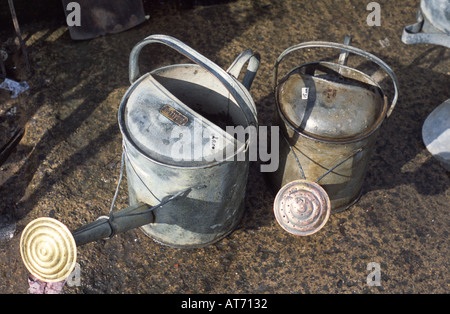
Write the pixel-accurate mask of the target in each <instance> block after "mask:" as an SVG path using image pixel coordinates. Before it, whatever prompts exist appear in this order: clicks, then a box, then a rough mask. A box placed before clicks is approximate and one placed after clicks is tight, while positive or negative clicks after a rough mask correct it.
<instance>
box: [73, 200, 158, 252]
mask: <svg viewBox="0 0 450 314" xmlns="http://www.w3.org/2000/svg"><path fill="white" fill-rule="evenodd" d="M150 208H151V207H150V206H149V205H148V204H144V203H139V204H136V205H133V206H129V207H127V208H125V209H123V210H121V211H119V212H117V213H115V214H113V215H112V216H110V217H108V216H101V217H99V218H98V219H97V220H96V221H94V222H91V223H89V224H87V225H84V226H82V227H80V228H78V229H77V230H75V231H73V232H72V236H73V238H74V239H75V243H76V245H77V246H81V245H83V244H86V243H89V242H94V241H98V240H101V239H105V238H112V237H113V236H114V235H116V234H118V233H122V232H125V231H128V230H131V229H135V228H138V227H140V226H143V225H146V224H149V223H152V222H153V220H154V216H153V213H152V211H151V210H150V211H149V209H150Z"/></svg>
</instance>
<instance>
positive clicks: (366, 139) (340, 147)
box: [269, 42, 398, 212]
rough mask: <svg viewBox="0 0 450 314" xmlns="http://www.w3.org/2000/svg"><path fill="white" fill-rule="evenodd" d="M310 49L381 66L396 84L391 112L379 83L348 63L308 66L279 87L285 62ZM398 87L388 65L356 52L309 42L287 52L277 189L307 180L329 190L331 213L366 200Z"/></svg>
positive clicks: (280, 93)
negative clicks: (351, 55) (366, 182)
mask: <svg viewBox="0 0 450 314" xmlns="http://www.w3.org/2000/svg"><path fill="white" fill-rule="evenodd" d="M311 47H325V48H338V49H342V51H343V53H344V52H348V51H349V52H353V53H356V54H359V55H361V56H363V57H367V58H369V59H370V60H371V61H373V62H375V63H377V64H378V65H379V66H381V67H382V68H383V69H384V70H385V71H386V72H387V73H388V74H389V75H390V76H391V79H392V80H393V82H394V87H395V97H394V100H393V102H392V104H391V106H390V107H389V106H388V101H387V97H386V95H385V93H384V91H383V90H382V88H381V87H380V85H379V84H378V83H377V82H376V81H375V80H373V79H372V78H371V77H370V76H369V75H367V74H365V73H363V72H361V71H359V70H356V69H354V68H350V67H347V66H346V65H344V64H343V63H342V64H341V63H339V64H338V63H331V62H310V63H305V64H302V65H300V66H299V67H297V68H295V69H294V70H292V71H291V72H290V73H289V74H288V75H286V76H285V77H284V78H283V79H281V80H280V82H279V83H278V82H277V67H278V63H279V62H280V61H281V60H282V58H284V57H285V55H287V54H288V53H291V52H292V51H295V50H297V49H302V48H311ZM346 47H348V50H345V48H346ZM397 85H398V84H397V79H396V78H395V75H394V74H393V72H392V71H391V70H390V69H389V67H388V66H387V65H385V64H384V62H383V61H381V60H379V59H378V58H376V57H375V56H373V55H370V54H368V53H366V52H364V51H362V50H360V49H357V48H355V47H351V46H347V45H342V44H335V43H327V42H310V43H304V44H299V45H297V46H294V47H292V48H290V49H287V50H286V51H285V53H283V54H282V55H281V56H280V58H279V59H278V61H277V64H276V67H275V70H274V90H275V99H276V105H277V110H276V114H275V119H274V125H278V126H279V127H280V139H279V143H280V166H279V168H278V170H277V171H276V172H274V173H272V174H270V175H269V177H270V180H271V182H272V184H273V186H274V188H275V189H276V190H278V189H280V188H281V187H282V186H284V185H286V184H288V183H289V182H292V181H294V180H298V179H306V180H310V181H312V182H317V183H319V184H320V185H321V186H322V187H323V188H324V190H325V191H326V193H327V194H328V196H329V198H330V201H331V210H332V212H337V211H341V210H344V209H346V208H348V207H349V206H351V205H352V204H354V203H355V202H356V201H357V200H358V199H359V197H360V194H361V190H362V185H363V182H364V177H365V173H366V169H367V166H368V162H369V160H370V156H371V154H372V151H373V149H374V146H375V142H376V137H377V134H378V130H379V128H380V126H381V124H382V122H383V121H384V119H385V118H386V117H387V116H388V115H389V114H390V113H391V112H392V110H393V109H394V106H395V102H396V99H397Z"/></svg>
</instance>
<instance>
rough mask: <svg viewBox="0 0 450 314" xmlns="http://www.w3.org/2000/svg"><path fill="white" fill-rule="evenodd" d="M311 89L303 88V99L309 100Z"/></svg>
mask: <svg viewBox="0 0 450 314" xmlns="http://www.w3.org/2000/svg"><path fill="white" fill-rule="evenodd" d="M308 94H309V87H302V99H308Z"/></svg>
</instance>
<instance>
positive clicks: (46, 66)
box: [0, 0, 450, 294]
mask: <svg viewBox="0 0 450 314" xmlns="http://www.w3.org/2000/svg"><path fill="white" fill-rule="evenodd" d="M369 2H370V1H363V0H346V1H343V0H341V1H332V0H324V1H295V0H285V1H270V0H237V1H218V3H216V4H209V5H206V4H204V3H203V4H202V3H200V2H198V3H197V4H196V5H194V6H192V7H183V8H180V7H176V6H175V5H173V4H171V3H168V2H167V1H166V3H165V4H161V3H159V4H155V5H152V4H150V5H148V2H147V5H146V13H147V14H149V15H150V19H149V20H148V21H146V22H145V23H143V24H141V25H139V26H137V27H134V28H133V29H131V30H128V31H125V32H122V33H118V34H114V35H107V36H104V37H99V38H96V39H92V40H86V41H73V40H72V39H71V38H70V35H69V32H68V30H67V26H66V25H65V24H64V23H60V22H39V23H37V22H34V23H29V24H26V23H25V24H22V25H21V26H22V32H23V36H24V38H25V43H26V45H27V50H28V54H29V57H30V62H31V66H32V69H33V72H34V73H33V74H32V75H31V76H29V75H26V73H24V64H23V59H22V58H20V55H18V56H19V57H17V58H16V59H15V60H14V61H15V62H16V70H15V71H16V72H14V70H11V71H12V72H11V73H12V74H11V75H12V76H14V77H15V78H16V79H17V80H26V81H27V82H28V83H29V85H30V89H29V90H28V91H27V92H25V93H23V94H21V95H20V96H19V97H18V98H16V99H11V98H10V97H9V94H8V93H7V92H6V91H0V122H1V126H2V134H1V136H2V137H1V138H0V140H1V141H2V142H0V145H3V144H4V143H5V142H6V139H7V138H8V136H9V134H10V132H11V131H12V130H13V128H14V127H15V126H17V125H25V126H26V133H25V136H24V138H23V139H22V141H21V143H20V144H19V146H18V147H17V149H16V150H15V151H14V152H13V154H12V155H11V156H10V157H9V159H8V160H7V161H6V162H5V163H4V164H3V165H2V166H1V168H0V198H1V200H2V201H1V204H0V214H1V216H2V223H3V225H4V226H5V225H8V224H9V225H14V223H15V224H16V225H15V226H16V229H15V232H14V236H13V237H12V238H11V239H3V240H0V293H27V289H28V287H29V285H28V281H27V278H28V272H27V270H26V268H25V266H24V264H23V262H22V260H21V257H20V253H19V241H20V235H21V232H22V230H23V229H24V227H25V226H26V225H27V224H28V223H29V222H30V221H32V220H33V219H36V218H38V217H42V216H47V217H53V218H56V219H58V220H60V221H62V222H63V223H64V224H66V225H67V226H68V227H69V229H71V230H74V229H76V228H78V227H80V226H81V225H84V224H86V223H88V222H91V221H94V220H95V219H96V218H97V217H99V216H101V215H105V214H107V213H108V211H109V207H110V204H111V200H112V198H113V195H114V191H115V188H116V184H117V180H118V176H119V170H120V156H121V141H122V137H121V134H120V131H119V127H118V123H117V112H118V107H119V103H120V100H121V97H122V96H123V95H124V93H125V92H126V90H127V89H128V87H129V82H128V57H129V54H130V51H131V49H132V48H133V46H134V45H135V44H136V43H137V42H139V41H140V40H142V39H143V38H145V37H146V36H148V35H151V34H167V35H171V36H173V37H176V38H178V39H180V40H181V41H183V42H184V43H186V44H187V45H189V46H191V47H192V48H194V49H195V50H197V51H198V52H200V53H201V54H203V55H205V56H206V57H208V58H209V59H211V60H212V61H214V62H215V63H216V64H218V65H219V66H221V67H222V68H224V69H226V68H227V67H228V66H229V65H230V64H231V62H232V61H233V60H234V58H235V57H236V56H237V55H238V54H239V53H240V52H241V51H243V50H245V49H246V48H252V49H253V50H255V51H257V52H259V53H260V54H261V65H260V68H259V71H258V73H257V76H256V79H255V81H254V83H253V85H252V87H251V90H250V93H251V95H252V97H253V99H254V101H255V103H256V106H257V109H258V119H259V122H260V124H261V125H270V124H271V123H272V116H273V113H274V110H275V102H274V96H273V93H272V86H271V77H272V68H273V65H274V63H275V60H276V58H277V57H278V56H279V55H280V53H281V52H282V51H283V50H284V49H286V48H288V47H290V46H292V45H294V44H297V43H301V42H305V41H311V40H325V41H333V42H342V41H343V39H344V36H345V35H347V34H348V35H351V36H352V37H353V41H352V44H353V45H354V46H356V47H359V48H361V49H363V50H366V51H368V52H371V53H373V54H375V55H376V56H378V57H380V58H381V59H382V60H384V61H385V62H386V63H387V64H388V65H389V66H390V67H391V68H392V69H393V70H394V72H395V74H396V75H397V77H398V80H399V84H400V95H399V99H398V102H397V105H396V107H395V110H394V111H393V114H392V115H391V117H390V118H389V119H388V120H386V121H385V122H384V123H383V125H382V126H381V130H380V133H379V136H378V139H377V143H376V147H375V152H374V154H373V155H372V158H371V161H370V164H369V168H368V170H367V176H366V180H365V182H364V187H363V194H362V196H361V199H360V200H359V202H358V203H356V204H355V205H354V206H352V207H351V208H349V209H348V210H346V211H344V212H340V213H337V214H333V215H331V217H330V219H329V221H328V222H327V224H326V225H325V226H324V228H323V229H321V230H320V231H319V232H317V233H316V234H314V235H312V236H308V237H298V236H294V235H291V234H289V233H287V232H285V231H284V230H283V229H282V228H281V227H280V226H279V225H278V223H277V222H276V220H275V217H274V214H273V210H272V206H273V200H274V195H273V194H272V192H271V190H270V187H269V185H268V184H267V182H266V181H265V180H264V177H263V175H262V174H261V173H260V172H259V162H252V163H251V167H250V174H249V179H248V184H247V188H246V197H245V206H246V211H245V213H244V216H243V218H242V220H241V222H240V224H239V225H238V227H237V229H236V230H235V231H234V232H233V233H231V234H230V235H229V236H228V237H226V238H225V239H223V240H221V241H219V242H217V243H215V244H213V245H210V246H207V247H204V248H200V249H189V250H186V249H175V248H170V247H167V246H163V245H161V244H158V243H156V242H154V241H152V240H151V239H149V238H148V237H147V236H145V235H144V234H143V233H142V232H141V231H140V230H139V229H134V230H131V231H128V232H125V233H122V234H119V235H116V236H115V237H114V238H113V239H111V240H99V241H96V242H94V243H89V244H86V245H84V246H81V247H79V248H78V258H77V262H78V263H79V265H80V268H79V279H80V280H79V282H78V283H77V284H75V285H72V286H69V285H67V284H66V286H65V287H64V289H63V291H62V292H63V293H66V294H88V293H151V294H173V293H177V294H185V293H202V294H203V293H220V294H227V293H238V294H255V293H258V294H263V293H270V294H295V293H313V294H335V293H337V294H351V293H356V294H362V293H388V294H403V293H436V294H437V293H448V292H449V291H450V289H449V284H450V282H449V259H448V256H449V240H448V232H449V208H450V177H449V173H448V172H446V171H445V170H444V168H443V167H442V166H441V165H440V164H439V163H438V162H437V161H436V160H435V159H434V158H433V157H432V156H431V155H430V153H429V152H428V151H427V150H426V148H425V147H424V144H423V142H422V137H421V130H422V125H423V123H424V120H425V119H426V117H427V116H428V114H429V113H430V112H431V111H432V110H433V109H434V108H435V107H437V106H438V105H439V104H441V103H442V102H444V101H445V100H447V99H448V98H450V89H449V86H450V84H449V83H450V63H449V57H450V51H449V50H448V49H446V48H444V47H440V46H432V45H425V44H421V45H405V44H403V43H402V42H401V40H400V37H401V33H402V29H403V27H404V26H406V25H410V24H412V23H414V22H415V18H416V12H417V8H418V5H419V1H418V0H402V1H387V0H379V1H377V2H378V3H379V4H380V9H381V20H380V26H369V25H368V23H367V16H368V15H369V14H370V13H371V11H368V10H367V9H366V6H367V4H368V3H369ZM194 4H195V2H194ZM330 55H331V56H336V53H334V52H331V54H330V51H329V50H328V51H326V50H318V51H314V50H307V51H305V52H303V53H297V54H295V55H294V56H292V57H290V58H289V60H286V62H285V64H284V65H283V66H282V67H281V68H280V73H286V71H287V70H288V69H289V68H291V67H293V66H295V65H299V64H301V63H303V62H305V61H315V60H319V59H321V58H326V57H329V56H330ZM180 62H185V59H183V57H182V56H180V55H177V54H176V53H172V52H171V51H169V50H168V48H163V47H160V46H158V47H146V48H144V50H143V52H142V54H141V67H142V68H143V69H144V68H145V69H148V70H151V69H154V68H158V67H161V66H163V65H167V64H174V63H180ZM370 70H372V69H370ZM20 71H22V72H20ZM283 71H284V72H283ZM381 78H382V77H381ZM383 84H385V85H384V86H385V87H386V90H387V93H388V95H390V96H392V93H393V88H392V85H391V84H389V81H388V80H387V79H386V80H384V81H383ZM127 201H128V195H127V189H126V180H125V182H124V184H123V185H122V189H121V191H120V193H119V197H118V199H117V204H116V205H117V208H124V207H126V206H127ZM373 263H377V264H373ZM374 265H379V268H374ZM378 270H379V274H380V276H381V277H380V280H379V285H378V286H372V285H369V284H368V282H367V278H368V277H369V278H373V276H372V275H373V272H374V271H378Z"/></svg>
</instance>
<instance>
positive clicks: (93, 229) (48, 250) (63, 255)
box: [20, 188, 191, 282]
mask: <svg viewBox="0 0 450 314" xmlns="http://www.w3.org/2000/svg"><path fill="white" fill-rule="evenodd" d="M190 191H191V188H189V189H186V190H184V191H181V192H179V193H177V194H175V195H172V196H168V197H166V198H164V199H163V200H162V201H161V203H159V204H158V205H156V206H150V205H148V204H145V203H137V204H135V205H132V206H129V207H127V208H125V209H122V210H120V211H118V212H115V213H111V214H110V215H109V216H101V217H99V218H98V219H97V220H96V221H94V222H91V223H89V224H87V225H84V226H82V227H80V228H78V229H76V230H75V231H70V230H69V229H68V228H67V227H66V226H65V225H64V224H63V223H61V222H60V221H58V220H56V219H53V218H49V217H41V218H37V219H35V220H33V221H31V222H30V223H29V224H28V225H27V226H26V227H25V229H24V230H23V232H22V236H21V239H20V254H21V256H22V260H23V262H24V264H25V266H26V268H27V269H28V271H29V272H30V273H31V274H32V275H33V276H34V277H36V278H37V279H39V280H41V281H45V282H57V281H62V280H64V279H66V278H67V277H68V276H69V275H70V274H71V272H72V271H73V269H74V268H75V265H76V258H77V247H78V246H81V245H84V244H87V243H90V242H95V241H98V240H101V239H105V238H112V237H113V236H114V235H116V234H118V233H123V232H125V231H128V230H131V229H135V228H138V227H141V226H143V225H146V224H150V223H152V222H154V215H153V210H155V209H156V208H159V207H162V206H164V205H165V204H167V203H168V202H170V201H173V200H174V199H177V198H180V197H186V196H187V195H188V194H189V192H190Z"/></svg>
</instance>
